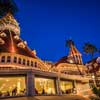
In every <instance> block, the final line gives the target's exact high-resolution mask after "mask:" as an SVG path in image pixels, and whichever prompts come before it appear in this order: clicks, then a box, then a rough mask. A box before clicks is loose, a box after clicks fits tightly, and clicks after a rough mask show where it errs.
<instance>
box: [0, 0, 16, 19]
mask: <svg viewBox="0 0 100 100" xmlns="http://www.w3.org/2000/svg"><path fill="white" fill-rule="evenodd" d="M17 11H18V8H17V6H16V4H15V2H14V1H13V0H0V18H2V17H3V16H5V15H6V14H7V13H11V14H12V15H14V14H15V13H16V12H17Z"/></svg>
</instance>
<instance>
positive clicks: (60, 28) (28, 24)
mask: <svg viewBox="0 0 100 100" xmlns="http://www.w3.org/2000/svg"><path fill="white" fill-rule="evenodd" d="M15 2H16V4H17V6H18V8H19V11H18V13H16V15H15V17H16V19H17V20H18V22H19V23H20V27H21V37H22V39H24V40H26V41H27V42H28V45H29V47H30V48H31V49H35V50H36V51H37V56H38V57H40V58H41V59H43V60H48V61H53V62H56V61H57V60H59V59H60V58H61V57H63V56H66V55H68V48H66V47H65V40H66V39H69V38H71V39H73V40H74V42H75V44H76V47H77V48H78V50H79V51H80V52H81V53H82V55H83V62H86V61H88V60H90V56H89V55H86V54H84V52H83V45H84V43H86V42H91V43H92V44H94V45H96V46H97V47H98V48H100V46H99V41H100V40H99V38H100V6H99V5H100V1H99V0H15ZM96 56H99V54H98V53H97V54H96V55H95V57H96Z"/></svg>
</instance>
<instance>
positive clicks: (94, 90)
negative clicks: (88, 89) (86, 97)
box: [91, 86, 100, 100]
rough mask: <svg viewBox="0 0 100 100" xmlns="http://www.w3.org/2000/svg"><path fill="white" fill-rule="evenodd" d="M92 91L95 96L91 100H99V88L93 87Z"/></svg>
mask: <svg viewBox="0 0 100 100" xmlns="http://www.w3.org/2000/svg"><path fill="white" fill-rule="evenodd" d="M92 91H93V93H94V94H95V95H96V97H92V98H91V100H100V88H97V87H96V86H93V87H92Z"/></svg>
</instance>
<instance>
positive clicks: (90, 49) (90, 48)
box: [83, 42, 99, 59]
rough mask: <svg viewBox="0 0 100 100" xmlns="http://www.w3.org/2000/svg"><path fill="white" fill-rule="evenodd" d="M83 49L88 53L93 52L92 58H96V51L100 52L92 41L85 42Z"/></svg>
mask: <svg viewBox="0 0 100 100" xmlns="http://www.w3.org/2000/svg"><path fill="white" fill-rule="evenodd" d="M83 51H84V52H85V53H86V54H91V59H93V58H94V54H95V53H96V52H99V50H98V49H97V47H96V46H95V45H93V44H91V43H89V42H88V43H85V44H84V46H83Z"/></svg>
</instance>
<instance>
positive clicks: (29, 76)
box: [27, 72, 35, 96]
mask: <svg viewBox="0 0 100 100" xmlns="http://www.w3.org/2000/svg"><path fill="white" fill-rule="evenodd" d="M34 90H35V89H34V74H33V73H32V72H28V73H27V96H33V95H34V94H35V91H34Z"/></svg>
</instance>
